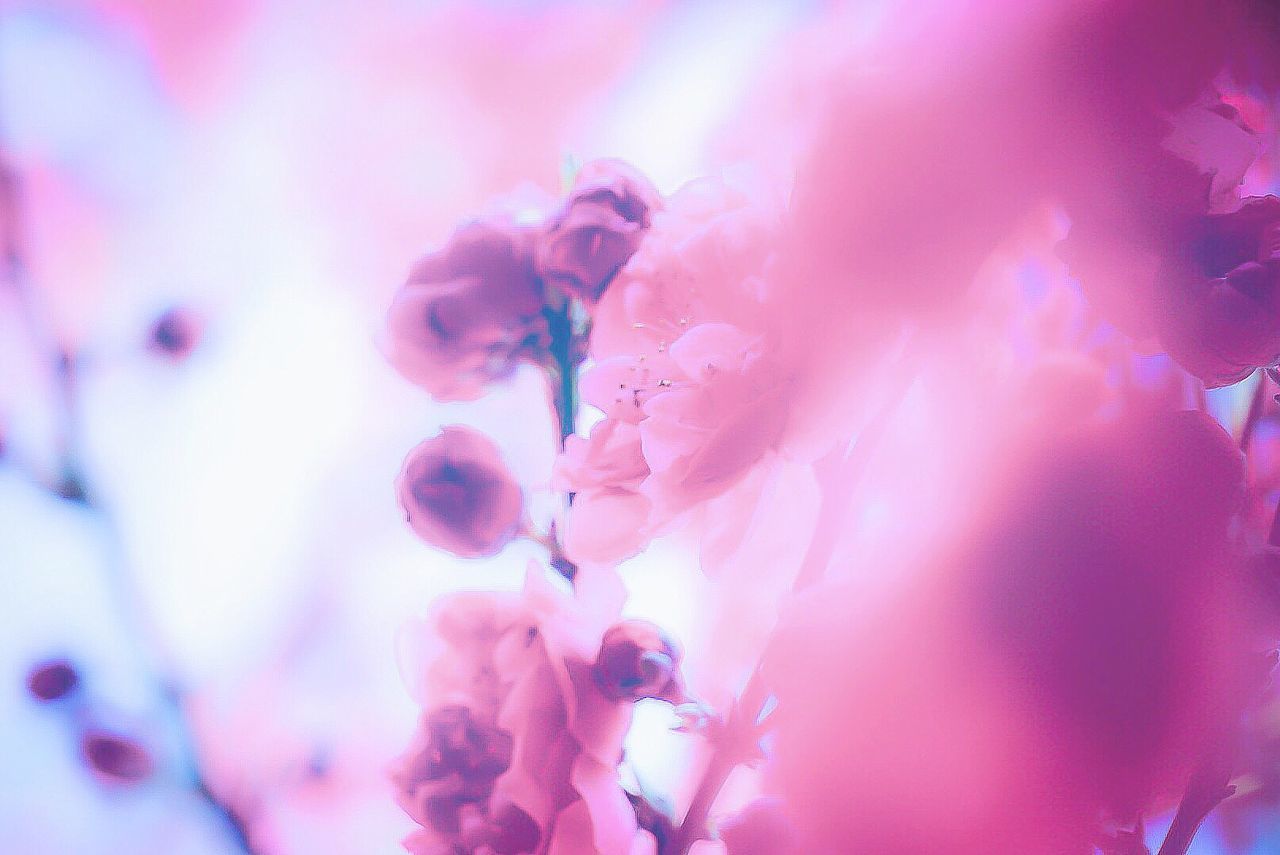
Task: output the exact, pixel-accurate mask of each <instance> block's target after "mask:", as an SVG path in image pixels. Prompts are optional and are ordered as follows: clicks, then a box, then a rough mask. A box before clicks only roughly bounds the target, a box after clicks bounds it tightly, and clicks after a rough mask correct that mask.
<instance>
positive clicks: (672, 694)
mask: <svg viewBox="0 0 1280 855" xmlns="http://www.w3.org/2000/svg"><path fill="white" fill-rule="evenodd" d="M679 661H680V651H679V650H678V649H677V648H676V646H675V644H674V643H673V642H672V641H671V639H669V638H668V637H667V636H666V634H665V633H663V631H662V630H661V629H659V628H658V627H656V626H654V625H653V624H651V623H648V622H647V621H641V620H628V621H623V622H622V623H618V624H614V625H613V626H612V627H610V628H609V630H608V632H606V633H605V634H604V639H603V640H602V641H601V642H600V654H599V656H598V657H597V658H596V663H595V669H594V673H595V680H596V685H598V686H599V687H600V691H602V692H603V693H604V694H605V696H606V697H608V698H610V699H612V700H615V701H624V700H625V701H637V700H640V699H641V698H660V699H662V700H666V701H671V702H672V703H677V702H679V701H682V700H683V699H684V688H683V686H682V684H681V681H680V671H679V669H678V667H677V665H678V663H679Z"/></svg>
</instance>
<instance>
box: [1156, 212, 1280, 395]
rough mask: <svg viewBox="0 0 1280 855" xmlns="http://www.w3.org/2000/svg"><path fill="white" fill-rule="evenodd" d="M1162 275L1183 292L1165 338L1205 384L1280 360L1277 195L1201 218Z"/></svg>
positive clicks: (1223, 382)
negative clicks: (1237, 208) (1229, 211)
mask: <svg viewBox="0 0 1280 855" xmlns="http://www.w3.org/2000/svg"><path fill="white" fill-rule="evenodd" d="M1160 279H1161V283H1162V285H1164V286H1166V287H1168V288H1170V289H1173V290H1174V292H1175V294H1176V295H1180V299H1179V297H1175V298H1174V299H1175V301H1176V302H1175V303H1174V311H1173V312H1172V313H1171V315H1170V316H1169V317H1168V318H1167V320H1166V322H1167V328H1166V329H1164V330H1162V335H1161V338H1162V340H1163V341H1164V342H1165V344H1166V346H1167V347H1168V348H1169V353H1170V355H1171V356H1173V358H1174V359H1176V360H1177V361H1178V363H1179V364H1180V365H1182V366H1183V367H1184V368H1186V369H1187V370H1188V371H1190V372H1191V373H1192V374H1195V375H1196V376H1197V377H1200V378H1201V379H1202V380H1204V381H1205V383H1206V384H1207V385H1209V386H1223V385H1228V384H1231V383H1236V382H1238V381H1240V380H1243V379H1244V378H1245V377H1247V376H1249V375H1250V374H1251V373H1253V371H1254V369H1255V368H1258V367H1261V366H1270V365H1275V364H1276V363H1277V362H1280V198H1277V197H1275V196H1265V197H1261V198H1254V199H1248V200H1246V201H1245V203H1244V206H1243V207H1242V208H1240V210H1238V211H1236V212H1234V213H1231V214H1222V215H1218V216H1209V217H1204V218H1202V219H1201V220H1200V221H1199V223H1198V224H1197V226H1196V228H1195V230H1194V231H1193V233H1192V235H1191V236H1190V238H1189V239H1188V241H1187V243H1186V245H1185V246H1184V247H1183V248H1182V251H1181V252H1179V253H1178V254H1177V255H1176V256H1174V257H1172V258H1168V259H1166V262H1165V265H1164V267H1163V268H1162V270H1161V274H1160Z"/></svg>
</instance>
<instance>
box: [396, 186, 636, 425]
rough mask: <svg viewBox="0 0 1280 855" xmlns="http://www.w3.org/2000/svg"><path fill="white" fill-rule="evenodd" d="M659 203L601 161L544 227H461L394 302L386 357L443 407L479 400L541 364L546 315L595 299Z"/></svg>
mask: <svg viewBox="0 0 1280 855" xmlns="http://www.w3.org/2000/svg"><path fill="white" fill-rule="evenodd" d="M657 204H658V196H657V191H655V190H653V188H652V187H651V186H650V185H649V184H648V182H647V181H646V180H645V179H643V178H642V177H640V176H639V175H638V174H636V173H635V172H634V171H633V170H631V169H630V168H629V167H627V166H625V164H621V163H618V162H615V161H599V162H594V163H591V164H588V165H586V166H584V167H583V169H582V171H581V172H580V174H579V179H578V183H577V184H576V185H575V187H574V189H573V191H572V192H571V193H570V195H569V197H568V198H567V199H566V200H565V201H564V203H563V204H562V206H561V208H560V210H559V211H558V212H556V213H554V214H553V215H552V216H551V217H549V218H548V219H547V221H546V222H545V223H541V224H526V223H524V222H520V221H517V219H516V218H515V217H513V216H493V217H490V218H488V219H483V220H477V221H474V222H471V223H468V224H466V225H463V226H462V227H460V228H459V229H458V230H457V231H455V232H454V234H453V236H452V237H451V238H450V239H449V241H448V243H446V244H445V246H444V247H442V248H441V249H439V250H437V251H436V252H433V253H431V254H430V255H427V256H426V257H425V258H423V259H421V260H420V261H418V263H417V264H415V265H414V267H413V269H412V270H411V271H410V273H409V278H408V280H407V281H406V282H405V284H404V285H403V286H402V287H401V288H400V290H399V291H398V292H397V294H396V295H395V298H394V300H393V301H392V303H391V308H390V309H389V311H388V313H387V345H386V350H387V358H388V359H389V360H390V362H391V364H392V365H393V366H395V368H396V370H398V371H399V372H400V373H401V374H402V375H403V376H404V377H406V378H407V379H409V380H411V381H412V382H414V383H416V384H418V385H419V386H422V387H423V388H424V389H426V390H427V391H428V392H430V393H431V395H432V396H433V397H434V398H436V400H439V401H459V400H471V399H474V398H477V397H479V396H480V395H482V394H484V392H485V390H486V388H487V387H488V386H489V385H490V384H491V383H492V382H494V381H496V380H501V379H503V378H505V377H508V376H510V375H511V373H512V372H514V371H515V369H516V367H517V366H518V365H519V364H520V363H521V362H526V361H532V362H539V361H542V360H544V359H545V358H546V348H547V345H548V343H549V341H548V336H549V330H548V328H547V319H546V317H545V315H544V309H546V308H547V307H548V304H549V303H556V302H559V303H563V301H564V299H565V297H576V298H581V299H583V300H587V301H591V300H594V299H595V298H597V297H598V296H599V295H600V293H601V292H602V291H603V290H604V288H605V286H606V285H607V284H608V283H609V281H610V279H611V278H612V277H613V276H614V274H615V273H616V272H617V270H618V268H620V267H621V266H622V265H623V264H624V263H625V262H626V260H627V259H628V258H629V257H630V256H631V254H632V253H633V252H635V250H636V247H637V246H638V245H639V242H640V239H641V237H643V235H644V232H645V230H646V229H647V228H648V226H649V220H650V215H651V211H652V209H653V207H654V206H656V205H657ZM549 291H555V292H557V293H558V294H559V297H556V296H555V295H554V294H552V293H549Z"/></svg>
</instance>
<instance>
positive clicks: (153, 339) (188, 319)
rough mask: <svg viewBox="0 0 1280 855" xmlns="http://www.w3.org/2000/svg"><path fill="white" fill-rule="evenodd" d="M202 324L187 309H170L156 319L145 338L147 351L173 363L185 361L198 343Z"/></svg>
mask: <svg viewBox="0 0 1280 855" xmlns="http://www.w3.org/2000/svg"><path fill="white" fill-rule="evenodd" d="M202 328H203V324H202V323H201V321H200V318H199V317H198V316H197V315H196V314H195V313H193V312H191V311H190V310H188V309H183V308H172V309H169V310H167V311H166V312H164V313H163V314H161V315H160V317H158V318H156V320H155V322H154V323H153V324H152V325H151V331H150V333H149V334H148V336H147V349H148V350H150V351H151V352H152V353H155V354H158V355H160V356H164V357H166V358H168V359H172V360H174V361H177V360H181V359H185V358H186V357H188V356H190V355H191V351H193V350H195V347H196V345H197V344H198V343H199V341H200V333H201V331H202Z"/></svg>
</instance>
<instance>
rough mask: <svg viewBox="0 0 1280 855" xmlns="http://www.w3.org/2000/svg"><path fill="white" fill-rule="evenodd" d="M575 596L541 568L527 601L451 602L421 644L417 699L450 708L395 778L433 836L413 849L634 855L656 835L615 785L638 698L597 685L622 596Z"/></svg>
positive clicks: (606, 589)
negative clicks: (641, 823)
mask: <svg viewBox="0 0 1280 855" xmlns="http://www.w3.org/2000/svg"><path fill="white" fill-rule="evenodd" d="M575 587H576V590H575V591H574V593H573V594H568V593H565V592H563V591H560V590H557V589H556V588H555V587H553V586H552V584H551V583H550V582H549V580H548V578H547V576H546V574H545V572H544V571H542V570H541V569H540V568H537V567H536V566H534V567H531V568H530V571H529V573H528V575H527V577H526V582H525V588H524V590H523V592H522V593H520V594H509V593H478V592H467V593H464V594H459V595H455V596H454V597H452V598H447V599H445V600H443V601H442V602H440V603H439V604H438V606H437V608H436V610H435V615H434V619H433V621H432V622H431V623H430V624H429V625H426V626H424V627H422V628H420V630H419V631H418V633H417V634H416V636H415V637H414V638H413V639H412V642H411V647H412V650H411V655H418V654H423V653H426V654H428V659H429V661H428V662H427V663H426V664H425V665H424V666H421V667H417V668H414V669H412V670H413V671H414V672H416V674H417V675H418V676H419V677H420V679H421V682H420V683H419V685H418V686H417V690H418V694H420V695H421V696H422V697H424V698H425V699H427V700H428V702H429V703H432V704H441V706H435V707H434V708H433V712H432V713H430V714H428V715H426V716H424V718H423V724H422V727H421V729H420V731H419V734H418V736H417V738H416V739H415V742H414V744H413V746H411V748H410V750H409V752H408V753H407V754H406V756H405V758H404V759H403V760H402V761H401V763H400V764H399V766H398V767H397V769H396V770H395V771H394V772H393V780H394V781H396V783H397V784H398V786H399V790H400V797H401V803H402V804H403V805H404V806H405V809H406V811H408V812H409V813H410V815H411V816H413V817H414V819H415V820H417V821H418V822H419V823H420V824H421V825H422V830H421V831H419V832H417V833H415V835H414V836H413V837H411V838H410V839H409V840H408V841H406V845H407V846H408V847H409V848H410V850H411V851H413V852H419V853H433V855H434V853H436V852H440V853H444V852H454V851H462V852H467V853H471V852H478V851H484V850H483V848H482V847H483V846H490V847H492V848H493V850H494V851H498V852H503V851H511V852H527V851H532V850H533V849H534V847H535V846H536V847H538V851H548V852H555V853H562V855H570V853H586V852H598V853H603V855H631V853H632V852H633V850H634V848H635V847H636V846H637V845H640V843H642V841H643V838H644V836H646V835H647V833H645V832H642V831H640V829H639V828H638V827H637V823H636V818H635V812H634V809H633V808H632V807H631V804H630V802H629V800H628V798H627V796H626V794H625V793H624V792H623V790H622V789H621V786H620V784H619V782H618V773H617V766H618V763H619V762H620V760H621V757H622V740H623V737H624V736H625V734H626V731H627V728H628V726H629V724H630V718H631V703H630V701H632V700H634V699H635V697H636V696H634V695H629V694H625V693H619V692H606V691H605V688H604V687H605V686H609V685H610V684H609V683H608V682H607V681H606V682H603V684H602V681H600V680H598V679H597V677H596V674H597V671H598V668H597V665H598V662H599V660H600V659H601V656H602V655H603V654H602V652H601V650H602V647H601V642H602V639H603V638H605V637H606V629H607V627H608V626H609V625H610V624H611V622H612V621H614V620H615V619H616V616H617V611H618V609H619V607H620V605H621V600H622V590H621V588H620V586H619V584H618V582H617V580H616V577H613V576H611V575H610V574H603V573H599V574H597V573H591V572H584V573H581V574H579V576H578V579H577V580H576V582H575ZM606 658H609V657H606ZM674 665H675V657H672V658H670V670H668V671H667V672H666V676H665V680H666V682H664V684H663V687H665V686H666V684H667V683H669V682H670V681H671V680H676V679H678V677H676V676H675V674H674ZM611 673H612V672H611ZM411 679H412V676H411ZM663 687H659V688H663ZM632 688H634V687H632ZM447 745H452V746H458V748H457V750H453V749H450V750H445V749H444V748H443V746H447ZM503 840H506V841H508V842H507V843H501V842H495V841H503ZM450 846H453V847H456V848H455V849H449V848H448V847H450ZM501 846H510V847H512V848H507V849H504V848H500V847H501Z"/></svg>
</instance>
